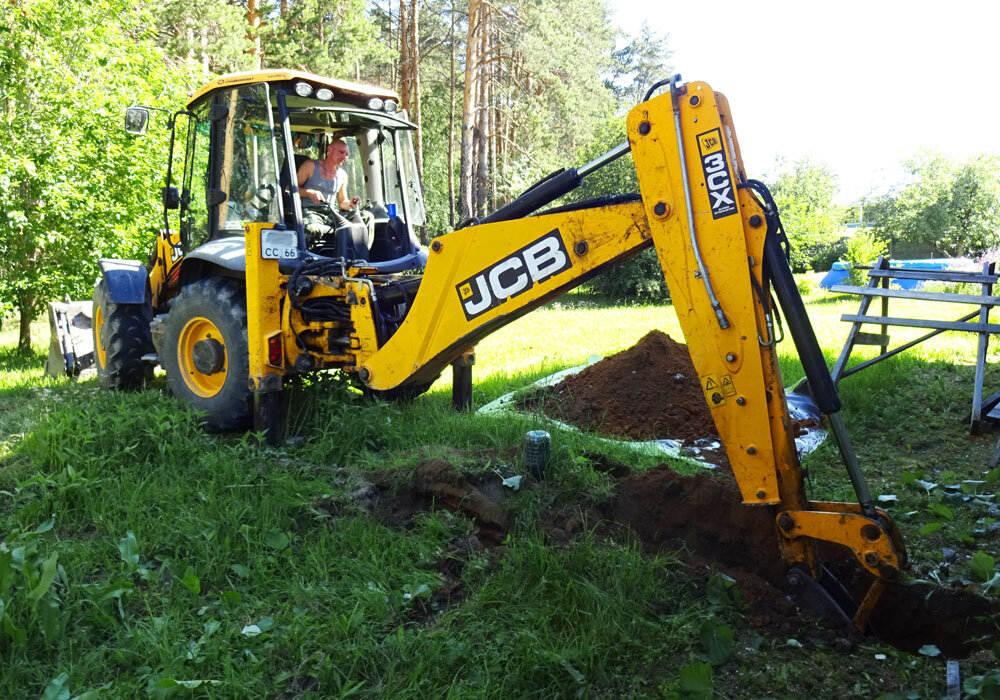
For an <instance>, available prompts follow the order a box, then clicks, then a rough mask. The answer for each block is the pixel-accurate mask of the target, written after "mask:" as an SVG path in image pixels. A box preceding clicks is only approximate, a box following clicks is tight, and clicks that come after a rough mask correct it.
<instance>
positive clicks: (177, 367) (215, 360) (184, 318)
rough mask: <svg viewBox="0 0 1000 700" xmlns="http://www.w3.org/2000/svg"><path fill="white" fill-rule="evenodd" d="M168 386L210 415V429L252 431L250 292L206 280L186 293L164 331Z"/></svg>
mask: <svg viewBox="0 0 1000 700" xmlns="http://www.w3.org/2000/svg"><path fill="white" fill-rule="evenodd" d="M163 368H164V369H165V370H166V372H167V386H168V387H169V389H170V391H171V393H173V394H174V396H176V397H178V398H180V399H183V400H184V401H186V402H187V403H189V404H191V405H192V406H194V407H195V408H197V409H198V410H199V411H201V412H202V413H204V414H205V417H204V424H205V427H206V428H208V429H209V430H218V431H222V430H241V429H245V428H247V427H249V424H250V418H251V415H252V394H251V391H250V386H249V383H248V377H249V373H250V355H249V348H248V344H247V307H246V293H245V292H244V290H243V287H242V285H240V284H237V283H235V282H231V281H227V280H222V279H218V278H209V279H203V280H200V281H198V282H195V283H194V284H190V285H188V286H186V287H184V289H182V290H181V293H180V294H179V295H178V296H177V298H176V299H175V300H174V302H173V304H172V306H171V307H170V313H169V314H167V320H166V324H165V327H164V332H163Z"/></svg>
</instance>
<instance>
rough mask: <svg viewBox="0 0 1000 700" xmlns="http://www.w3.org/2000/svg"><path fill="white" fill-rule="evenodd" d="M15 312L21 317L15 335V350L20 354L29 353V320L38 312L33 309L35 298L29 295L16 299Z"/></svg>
mask: <svg viewBox="0 0 1000 700" xmlns="http://www.w3.org/2000/svg"><path fill="white" fill-rule="evenodd" d="M17 313H18V315H19V316H20V317H21V327H20V330H19V332H18V336H17V352H18V353H19V354H21V355H28V354H30V353H31V322H32V321H34V320H35V316H36V314H37V313H38V312H37V311H36V310H35V300H34V299H33V298H31V297H26V298H21V299H18V300H17Z"/></svg>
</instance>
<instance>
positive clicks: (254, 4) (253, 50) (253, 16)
mask: <svg viewBox="0 0 1000 700" xmlns="http://www.w3.org/2000/svg"><path fill="white" fill-rule="evenodd" d="M259 8H260V3H259V0H247V12H246V19H247V23H248V24H249V25H250V28H249V30H247V38H248V39H249V40H250V42H251V46H250V51H249V53H250V55H251V56H253V57H254V58H256V59H257V69H258V70H260V69H261V68H263V67H264V54H263V52H262V51H261V49H260V12H258V10H259Z"/></svg>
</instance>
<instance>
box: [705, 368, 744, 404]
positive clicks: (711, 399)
mask: <svg viewBox="0 0 1000 700" xmlns="http://www.w3.org/2000/svg"><path fill="white" fill-rule="evenodd" d="M723 378H724V379H728V380H729V384H730V386H732V383H733V380H732V379H731V378H730V377H729V375H728V374H726V375H723ZM701 389H702V391H704V392H705V399H706V400H707V401H708V407H709V408H715V407H716V406H724V405H725V403H726V396H731V395H732V394H726V392H725V389H724V387H723V385H722V379H720V378H719V375H717V374H706V375H705V376H704V377H702V378H701ZM733 393H734V394H735V393H736V392H735V391H734V392H733Z"/></svg>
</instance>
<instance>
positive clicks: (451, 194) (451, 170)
mask: <svg viewBox="0 0 1000 700" xmlns="http://www.w3.org/2000/svg"><path fill="white" fill-rule="evenodd" d="M448 43H449V45H450V47H451V69H450V73H449V78H448V225H449V226H450V227H451V228H455V1H454V0H452V3H451V30H450V32H449V41H448Z"/></svg>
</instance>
